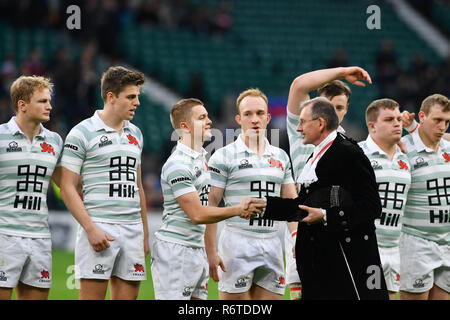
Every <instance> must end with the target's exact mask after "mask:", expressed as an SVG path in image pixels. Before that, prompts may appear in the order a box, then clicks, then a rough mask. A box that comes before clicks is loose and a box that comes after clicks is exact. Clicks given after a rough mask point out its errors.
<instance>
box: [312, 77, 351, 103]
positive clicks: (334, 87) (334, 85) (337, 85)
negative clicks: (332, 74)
mask: <svg viewBox="0 0 450 320" xmlns="http://www.w3.org/2000/svg"><path fill="white" fill-rule="evenodd" d="M341 94H345V95H346V96H347V99H348V100H350V97H351V95H352V90H351V89H350V87H349V86H348V85H346V84H345V83H344V82H342V81H341V80H333V81H331V82H328V83H327V84H325V85H323V86H322V87H320V88H319V89H317V95H318V96H319V97H326V98H328V100H331V99H333V98H334V97H336V96H340V95H341Z"/></svg>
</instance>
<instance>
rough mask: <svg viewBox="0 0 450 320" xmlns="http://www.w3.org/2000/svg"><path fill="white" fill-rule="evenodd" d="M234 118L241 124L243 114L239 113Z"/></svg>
mask: <svg viewBox="0 0 450 320" xmlns="http://www.w3.org/2000/svg"><path fill="white" fill-rule="evenodd" d="M234 120H236V122H237V123H238V125H241V116H240V115H239V114H237V115H236V116H235V117H234Z"/></svg>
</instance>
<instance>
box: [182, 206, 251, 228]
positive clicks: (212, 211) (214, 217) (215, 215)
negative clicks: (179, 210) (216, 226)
mask: <svg viewBox="0 0 450 320" xmlns="http://www.w3.org/2000/svg"><path fill="white" fill-rule="evenodd" d="M193 211H195V212H192V216H191V215H189V216H191V220H192V221H193V222H194V223H195V224H209V223H216V222H219V221H222V220H225V219H228V218H231V217H234V216H239V215H240V213H241V211H242V210H241V208H240V206H239V205H236V206H232V207H224V208H218V207H210V206H201V207H200V208H198V210H193Z"/></svg>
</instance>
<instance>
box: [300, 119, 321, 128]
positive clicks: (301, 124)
mask: <svg viewBox="0 0 450 320" xmlns="http://www.w3.org/2000/svg"><path fill="white" fill-rule="evenodd" d="M317 119H319V118H313V119H311V120H303V119H300V120H299V125H300V126H302V127H303V126H304V125H305V123H307V122H310V121H314V120H317Z"/></svg>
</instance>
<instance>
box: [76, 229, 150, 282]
mask: <svg viewBox="0 0 450 320" xmlns="http://www.w3.org/2000/svg"><path fill="white" fill-rule="evenodd" d="M95 225H96V226H97V227H98V228H99V229H100V230H102V231H104V232H105V233H106V234H107V235H108V236H110V237H113V238H114V241H110V242H109V245H110V247H109V248H108V249H106V250H103V251H100V252H96V251H95V250H94V249H93V248H92V246H91V244H90V243H89V240H88V238H87V234H86V231H85V230H84V229H83V228H82V227H81V226H78V233H77V240H76V245H75V278H76V279H102V280H109V279H110V278H111V276H116V277H118V278H121V279H123V280H127V281H141V280H146V279H147V275H146V270H145V252H144V229H143V227H142V223H136V224H111V223H100V222H95Z"/></svg>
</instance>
